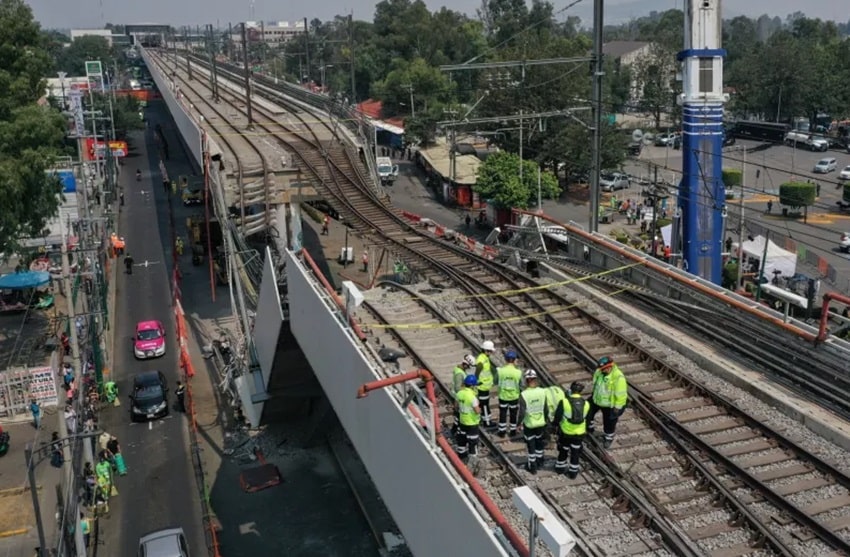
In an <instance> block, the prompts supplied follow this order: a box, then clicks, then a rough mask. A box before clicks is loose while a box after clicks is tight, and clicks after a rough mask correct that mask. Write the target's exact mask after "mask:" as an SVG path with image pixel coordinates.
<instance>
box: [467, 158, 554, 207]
mask: <svg viewBox="0 0 850 557" xmlns="http://www.w3.org/2000/svg"><path fill="white" fill-rule="evenodd" d="M519 165H520V158H519V156H518V155H515V154H513V153H508V152H507V151H500V152H498V153H495V154H493V155H490V156H489V157H487V160H486V161H484V163H483V164H482V165H481V167H480V168H479V169H478V178H477V180H476V182H475V186H473V189H474V190H475V191H476V192H477V193H478V194H479V195H480V196H481V197H482V198H483V199H486V200H487V201H488V202H492V203H494V204H495V205H496V206H497V207H499V208H503V209H510V208H516V209H527V208H528V207H529V206H530V205H532V204H534V203H536V199H537V169H538V166H537V163H535V162H534V161H523V163H522V179H520V175H519ZM540 191H541V194H542V196H543V197H544V198H554V197H556V196H557V195H558V194H559V193H560V188H559V187H558V180H557V179H556V178H555V175H554V174H552V173H550V172H543V173H542V174H541V180H540Z"/></svg>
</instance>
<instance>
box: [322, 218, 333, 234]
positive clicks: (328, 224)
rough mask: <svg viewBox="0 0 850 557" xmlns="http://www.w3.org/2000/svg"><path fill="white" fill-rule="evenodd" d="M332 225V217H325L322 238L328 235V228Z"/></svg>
mask: <svg viewBox="0 0 850 557" xmlns="http://www.w3.org/2000/svg"><path fill="white" fill-rule="evenodd" d="M330 225H331V217H330V216H329V215H325V218H323V219H322V236H327V235H328V227H329V226H330Z"/></svg>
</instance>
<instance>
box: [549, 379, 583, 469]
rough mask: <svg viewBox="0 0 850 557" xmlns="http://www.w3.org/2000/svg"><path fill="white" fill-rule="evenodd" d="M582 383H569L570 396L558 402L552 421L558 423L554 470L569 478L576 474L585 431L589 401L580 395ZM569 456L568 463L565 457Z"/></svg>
mask: <svg viewBox="0 0 850 557" xmlns="http://www.w3.org/2000/svg"><path fill="white" fill-rule="evenodd" d="M583 390H584V385H583V384H582V383H579V382H578V381H575V382H573V384H572V385H570V396H569V397H567V398H565V399H564V400H562V401H560V402H559V403H558V409H557V410H555V417H554V421H555V423H556V424H558V428H559V429H558V460H557V461H555V472H557V473H558V474H564V473H566V474H567V477H568V478H570V479H571V480H572V479H574V478H575V477H576V476H578V472H579V464H578V462H579V459H580V458H581V450H582V445H583V443H584V436H585V434H586V433H587V421H586V420H587V413H588V412H590V403H589V402H588V401H586V400H585V399H584V397H583V396H581V392H582V391H583ZM568 457H569V464H567V458H568Z"/></svg>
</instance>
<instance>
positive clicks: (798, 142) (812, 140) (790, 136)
mask: <svg viewBox="0 0 850 557" xmlns="http://www.w3.org/2000/svg"><path fill="white" fill-rule="evenodd" d="M785 144H786V145H789V146H791V147H800V146H805V147H806V149H808V150H809V151H822V152H823V151H826V150H827V149H829V141H828V140H827V139H826V138H825V137H820V136H817V135H812V134H810V133H805V132H788V133H787V134H785Z"/></svg>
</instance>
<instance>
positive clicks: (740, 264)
mask: <svg viewBox="0 0 850 557" xmlns="http://www.w3.org/2000/svg"><path fill="white" fill-rule="evenodd" d="M742 151H743V152H744V157H743V159H744V160H743V163H742V164H743V170H742V171H741V199H740V200H739V203H738V208H739V211H740V214H739V215H738V278H737V279H736V281H735V290H738V289H739V288H740V287H741V277H743V273H744V262H743V261H742V259H743V257H742V256H743V255H744V190H745V188H746V184H747V148H746V147H744V148H743V149H742Z"/></svg>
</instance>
